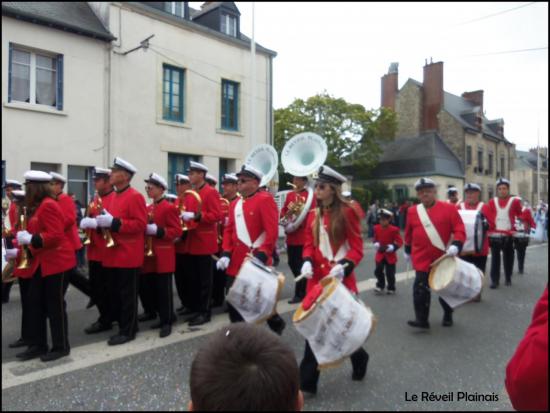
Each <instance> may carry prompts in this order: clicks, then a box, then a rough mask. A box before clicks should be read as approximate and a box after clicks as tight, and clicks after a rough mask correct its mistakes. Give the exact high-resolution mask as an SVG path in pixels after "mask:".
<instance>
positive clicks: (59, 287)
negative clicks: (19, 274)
mask: <svg viewBox="0 0 550 413" xmlns="http://www.w3.org/2000/svg"><path fill="white" fill-rule="evenodd" d="M65 275H66V273H59V274H54V275H48V276H46V277H42V271H41V268H38V270H37V271H36V272H35V273H34V275H33V278H32V279H31V282H30V286H29V292H28V300H29V301H30V304H29V309H30V321H29V325H30V326H31V327H30V328H31V331H32V339H31V342H32V344H33V345H37V346H40V347H44V348H47V347H48V334H47V331H46V328H47V326H46V320H49V321H50V332H51V337H52V348H51V350H52V351H63V350H69V334H68V320H67V311H66V303H65V297H64V291H65V290H66V288H65V285H64V284H68V281H67V279H66V277H65Z"/></svg>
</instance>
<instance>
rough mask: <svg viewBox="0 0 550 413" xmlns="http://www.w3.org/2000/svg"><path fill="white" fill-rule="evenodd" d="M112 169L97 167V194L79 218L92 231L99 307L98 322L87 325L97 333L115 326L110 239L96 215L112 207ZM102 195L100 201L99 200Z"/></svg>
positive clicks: (93, 283)
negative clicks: (105, 264)
mask: <svg viewBox="0 0 550 413" xmlns="http://www.w3.org/2000/svg"><path fill="white" fill-rule="evenodd" d="M110 176H111V170H110V169H105V168H99V167H95V168H94V174H93V180H94V187H95V190H96V191H97V196H94V198H93V200H92V202H91V203H90V205H88V214H87V215H88V216H87V217H84V218H82V220H81V221H80V228H82V229H84V230H88V231H89V235H90V244H89V245H88V246H87V251H86V254H87V257H88V276H89V279H90V290H91V294H92V300H93V301H94V302H95V304H96V306H97V309H98V311H99V318H98V319H97V321H96V322H94V323H93V324H91V325H90V326H88V327H86V328H85V329H84V332H85V333H86V334H96V333H100V332H102V331H107V330H110V329H111V328H112V323H113V321H114V319H113V318H114V314H113V306H112V303H111V293H110V288H109V285H110V279H109V278H110V277H109V272H108V271H107V270H106V269H105V268H103V261H104V259H105V254H108V253H109V252H108V249H107V245H106V244H107V243H106V240H105V238H104V236H103V233H102V232H101V230H100V229H99V228H98V227H97V221H96V220H95V218H96V217H97V216H98V215H99V214H100V213H101V208H106V209H107V210H109V208H110V206H111V202H112V200H113V198H114V196H115V191H114V189H113V186H112V185H111V183H110ZM100 199H101V203H100V202H99V200H100Z"/></svg>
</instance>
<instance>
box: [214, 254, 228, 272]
mask: <svg viewBox="0 0 550 413" xmlns="http://www.w3.org/2000/svg"><path fill="white" fill-rule="evenodd" d="M230 261H231V259H230V258H229V257H221V258H220V259H219V260H218V262H217V263H216V268H217V269H218V270H220V271H225V270H227V267H229V262H230Z"/></svg>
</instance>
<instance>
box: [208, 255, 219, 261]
mask: <svg viewBox="0 0 550 413" xmlns="http://www.w3.org/2000/svg"><path fill="white" fill-rule="evenodd" d="M210 256H211V257H212V259H213V260H214V261H219V260H220V257H218V256H217V255H214V254H212V255H210Z"/></svg>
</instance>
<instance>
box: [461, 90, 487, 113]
mask: <svg viewBox="0 0 550 413" xmlns="http://www.w3.org/2000/svg"><path fill="white" fill-rule="evenodd" d="M462 97H463V98H464V99H466V100H467V101H468V102H472V103H473V104H474V105H476V106H479V107H480V108H481V111H482V112H483V90H474V91H473V92H464V93H463V94H462Z"/></svg>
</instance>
